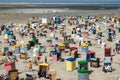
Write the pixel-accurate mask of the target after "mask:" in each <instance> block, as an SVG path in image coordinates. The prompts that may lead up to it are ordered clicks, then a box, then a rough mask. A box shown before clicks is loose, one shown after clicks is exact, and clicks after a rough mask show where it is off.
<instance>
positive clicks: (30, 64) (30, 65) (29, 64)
mask: <svg viewBox="0 0 120 80" xmlns="http://www.w3.org/2000/svg"><path fill="white" fill-rule="evenodd" d="M28 68H29V71H31V70H33V68H32V62H31V61H29V62H28Z"/></svg>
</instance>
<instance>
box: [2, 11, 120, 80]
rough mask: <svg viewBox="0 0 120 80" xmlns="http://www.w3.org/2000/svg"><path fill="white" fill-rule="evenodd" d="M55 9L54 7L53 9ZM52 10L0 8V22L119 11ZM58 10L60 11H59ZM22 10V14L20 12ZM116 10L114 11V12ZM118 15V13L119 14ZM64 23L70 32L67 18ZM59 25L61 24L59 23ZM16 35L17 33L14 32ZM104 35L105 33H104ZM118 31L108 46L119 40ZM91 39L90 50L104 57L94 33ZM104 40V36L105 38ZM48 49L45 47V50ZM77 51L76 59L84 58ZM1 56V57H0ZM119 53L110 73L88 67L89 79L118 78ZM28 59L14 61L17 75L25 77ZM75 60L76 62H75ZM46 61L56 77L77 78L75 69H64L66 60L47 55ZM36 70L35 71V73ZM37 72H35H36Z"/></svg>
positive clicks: (30, 53)
mask: <svg viewBox="0 0 120 80" xmlns="http://www.w3.org/2000/svg"><path fill="white" fill-rule="evenodd" d="M54 10H56V9H54ZM52 11H53V10H52V9H47V10H46V9H45V10H44V9H20V10H19V9H18V10H17V9H13V10H0V17H1V18H0V24H2V23H5V24H9V22H13V23H16V24H24V23H26V22H27V20H28V18H30V17H31V16H39V17H44V16H53V15H63V16H64V15H73V16H76V15H83V16H87V15H102V16H104V15H118V14H119V11H118V10H88V11H84V10H80V11H76V12H75V10H73V11H71V10H68V11H64V10H56V11H57V13H51V12H52ZM59 11H60V12H59ZM22 12H23V14H21V13H22ZM115 12H116V13H115ZM119 15H120V14H119ZM63 23H64V24H66V26H67V33H70V30H71V29H70V28H71V27H72V26H69V25H68V24H67V20H65V21H64V22H63ZM60 25H61V24H60ZM102 29H103V31H104V32H105V28H102ZM16 35H18V34H16ZM104 35H106V34H105V33H104ZM119 35H120V33H119V34H117V35H116V39H114V41H113V42H107V45H108V46H112V47H113V48H114V46H115V42H116V40H118V39H119V40H120V36H119ZM89 37H90V38H91V39H92V40H91V41H92V43H93V44H96V45H95V46H92V47H90V50H92V51H95V52H96V56H97V57H100V58H101V59H102V58H103V57H104V50H103V48H101V47H100V45H98V44H97V42H96V41H95V40H94V38H95V37H96V36H95V35H92V36H89ZM47 38H49V33H48V35H47ZM17 39H20V38H19V36H17ZM28 39H30V38H29V37H25V39H24V41H26V40H28ZM105 40H106V38H105ZM0 41H2V42H3V36H0ZM39 42H41V43H42V44H43V45H44V44H45V38H39ZM0 45H1V46H0V47H1V48H3V47H4V46H7V45H5V44H3V43H0ZM13 49H14V47H11V50H13ZM48 51H49V50H48V49H47V52H48ZM79 53H80V54H81V57H80V58H78V59H77V61H79V60H84V59H85V53H81V48H80V47H79ZM28 54H29V56H31V55H32V52H31V51H29V52H28ZM45 55H47V56H48V53H45V54H44V55H43V56H41V58H42V60H41V61H44V56H45ZM68 55H69V53H62V57H63V58H67V57H69V56H68ZM0 58H1V57H0ZM119 58H120V55H119V54H116V55H115V56H114V57H113V63H112V67H113V69H115V71H113V72H111V73H104V72H103V71H102V67H100V68H91V67H89V70H93V72H92V73H91V74H90V80H118V78H119V77H120V69H119V67H120V59H119ZM29 60H30V59H28V60H19V61H18V62H16V68H17V69H18V70H19V72H21V74H19V77H25V72H27V71H28V67H27V65H26V62H27V61H29ZM77 61H76V64H77ZM48 62H49V63H50V64H51V65H50V69H55V70H56V71H57V78H61V80H77V70H74V71H72V72H68V71H66V62H55V61H52V58H50V57H48ZM100 65H102V66H103V63H100ZM76 66H77V65H76ZM33 69H35V70H38V66H36V65H33ZM36 72H37V71H35V73H36ZM2 73H5V68H4V65H0V74H2ZM36 74H37V73H36ZM37 80H41V79H37Z"/></svg>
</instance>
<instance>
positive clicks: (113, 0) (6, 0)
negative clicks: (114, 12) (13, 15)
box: [0, 0, 120, 3]
mask: <svg viewBox="0 0 120 80" xmlns="http://www.w3.org/2000/svg"><path fill="white" fill-rule="evenodd" d="M0 2H46V3H52V2H56V3H59V2H60V3H64V2H68V3H71V2H74V3H78V2H79V3H84V2H116V3H118V2H120V0H0Z"/></svg>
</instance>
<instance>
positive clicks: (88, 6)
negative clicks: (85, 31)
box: [0, 2, 120, 10]
mask: <svg viewBox="0 0 120 80" xmlns="http://www.w3.org/2000/svg"><path fill="white" fill-rule="evenodd" d="M6 4H7V5H6ZM18 4H19V5H18ZM11 8H12V9H13V8H14V9H15V8H17V9H18V8H22V9H23V8H56V9H57V8H58V9H59V8H60V9H76V10H79V9H80V10H106V9H120V3H28V2H14V3H13V2H10V3H9V2H6V3H3V2H0V9H11Z"/></svg>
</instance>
